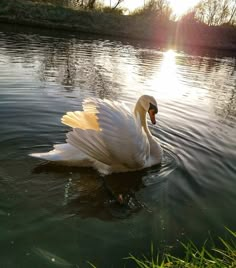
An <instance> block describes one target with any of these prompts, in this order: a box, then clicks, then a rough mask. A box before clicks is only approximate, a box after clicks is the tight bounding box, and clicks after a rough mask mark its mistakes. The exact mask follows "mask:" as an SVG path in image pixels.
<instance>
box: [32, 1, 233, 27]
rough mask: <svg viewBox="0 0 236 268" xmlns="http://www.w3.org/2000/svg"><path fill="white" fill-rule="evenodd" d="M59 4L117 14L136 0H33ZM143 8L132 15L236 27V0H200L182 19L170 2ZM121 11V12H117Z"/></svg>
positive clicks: (150, 3) (148, 5) (148, 3)
mask: <svg viewBox="0 0 236 268" xmlns="http://www.w3.org/2000/svg"><path fill="white" fill-rule="evenodd" d="M31 1H35V2H44V3H45V2H46V3H52V4H59V5H63V6H67V7H72V8H77V9H86V10H96V9H98V10H102V11H110V12H115V13H120V14H122V13H124V11H125V9H124V8H122V7H121V3H124V4H125V2H128V1H134V0H110V2H109V6H105V4H104V0H31ZM143 1H144V2H143V3H144V4H143V6H142V7H139V8H137V9H136V10H135V11H134V12H132V13H131V14H130V15H142V16H157V17H158V16H159V17H162V18H165V19H167V20H182V21H189V22H199V23H205V24H207V25H209V26H211V25H234V26H235V25H236V0H199V2H198V3H197V4H196V5H195V6H194V7H192V8H191V9H190V10H188V11H187V12H186V13H185V14H184V15H183V16H182V17H181V18H176V16H175V14H174V12H173V10H172V8H171V5H170V2H169V1H168V0H143ZM117 11H119V12H117Z"/></svg>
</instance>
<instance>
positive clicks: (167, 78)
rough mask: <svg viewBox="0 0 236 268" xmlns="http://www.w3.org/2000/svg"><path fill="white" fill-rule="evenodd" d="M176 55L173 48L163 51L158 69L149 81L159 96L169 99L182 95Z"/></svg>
mask: <svg viewBox="0 0 236 268" xmlns="http://www.w3.org/2000/svg"><path fill="white" fill-rule="evenodd" d="M176 55H177V54H176V53H175V51H173V50H168V51H166V52H164V53H163V60H162V63H161V66H160V69H159V70H158V73H156V74H155V76H154V78H153V80H152V81H150V83H152V86H151V87H152V88H153V89H154V90H155V91H156V94H157V95H158V97H159V98H160V97H161V98H164V99H171V98H175V97H178V96H181V95H182V91H183V89H182V87H181V84H180V77H179V76H180V75H179V74H178V69H177V65H176Z"/></svg>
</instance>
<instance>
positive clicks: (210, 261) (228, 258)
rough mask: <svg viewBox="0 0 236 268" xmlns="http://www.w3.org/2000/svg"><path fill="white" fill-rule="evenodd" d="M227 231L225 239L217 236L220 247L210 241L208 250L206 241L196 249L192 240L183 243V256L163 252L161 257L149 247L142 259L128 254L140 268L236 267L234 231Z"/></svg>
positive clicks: (235, 234) (235, 235)
mask: <svg viewBox="0 0 236 268" xmlns="http://www.w3.org/2000/svg"><path fill="white" fill-rule="evenodd" d="M228 231H229V234H230V237H229V238H228V239H227V240H225V239H222V238H219V240H220V243H221V247H218V248H217V247H215V246H214V245H213V242H212V241H211V242H210V243H211V246H210V248H211V249H210V250H207V249H206V248H207V242H206V243H205V245H204V246H203V247H202V248H201V249H198V248H197V247H196V246H195V245H194V244H193V243H192V242H189V243H188V244H187V245H183V249H184V253H185V257H183V258H178V257H175V256H173V255H170V254H164V255H163V256H162V257H160V256H158V255H156V256H155V254H154V250H153V247H152V248H151V257H149V258H146V257H143V258H142V259H139V258H136V257H135V256H130V257H129V258H128V259H130V260H132V261H133V262H134V263H135V264H136V267H140V268H164V267H174V268H177V267H179V268H180V267H181V268H229V267H232V268H233V267H236V242H235V239H236V232H233V231H230V230H228ZM208 248H209V245H208Z"/></svg>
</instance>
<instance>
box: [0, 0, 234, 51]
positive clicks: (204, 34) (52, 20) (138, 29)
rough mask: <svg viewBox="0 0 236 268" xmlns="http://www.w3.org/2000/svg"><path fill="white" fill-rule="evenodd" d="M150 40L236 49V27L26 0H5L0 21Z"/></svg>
mask: <svg viewBox="0 0 236 268" xmlns="http://www.w3.org/2000/svg"><path fill="white" fill-rule="evenodd" d="M1 22H2V23H10V24H17V25H24V26H31V27H38V28H47V29H55V30H64V31H68V32H73V33H80V32H81V33H90V34H100V35H108V36H113V37H122V38H131V39H141V40H151V41H155V42H159V43H162V44H165V45H169V46H176V47H182V46H194V47H204V48H214V49H226V50H236V28H235V27H229V26H207V25H205V24H201V23H196V22H193V21H191V22H190V21H184V22H183V21H182V22H173V21H169V20H163V19H160V18H158V17H150V16H149V17H146V16H138V15H136V16H134V15H133V16H131V15H130V16H125V15H117V14H112V13H102V12H98V11H85V10H73V9H69V8H64V7H60V6H53V5H46V4H39V3H32V2H30V1H24V0H21V1H19V0H14V1H13V0H2V1H1V3H0V23H1Z"/></svg>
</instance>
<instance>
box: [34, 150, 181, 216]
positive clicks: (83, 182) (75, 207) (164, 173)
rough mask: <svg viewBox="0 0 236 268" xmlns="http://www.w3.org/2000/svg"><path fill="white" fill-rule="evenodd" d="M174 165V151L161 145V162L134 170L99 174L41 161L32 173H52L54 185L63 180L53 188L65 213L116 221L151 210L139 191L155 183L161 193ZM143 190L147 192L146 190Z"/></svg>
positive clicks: (176, 162) (175, 161)
mask: <svg viewBox="0 0 236 268" xmlns="http://www.w3.org/2000/svg"><path fill="white" fill-rule="evenodd" d="M177 165H178V161H177V159H176V156H175V155H174V154H173V152H171V151H170V150H169V149H168V148H164V156H163V162H162V164H161V165H157V166H153V167H151V168H147V169H144V170H141V171H136V172H127V173H114V174H111V175H108V176H101V175H100V174H99V173H98V172H96V171H95V170H93V169H90V168H76V167H66V166H59V165H55V164H52V163H46V164H45V162H44V163H43V164H41V165H39V166H37V167H36V168H34V170H33V173H47V174H50V175H51V174H52V175H53V177H55V178H54V180H55V183H56V184H57V185H58V184H59V180H60V179H61V180H62V182H61V184H60V185H61V187H60V188H59V187H56V189H55V190H58V191H60V192H59V193H58V195H60V196H61V197H62V198H61V199H62V202H61V204H62V206H63V211H64V213H65V214H67V215H78V216H79V217H81V218H91V217H92V218H99V219H102V220H115V219H124V218H127V217H129V216H131V215H132V214H134V213H138V212H140V211H141V210H144V211H145V212H147V213H150V212H151V209H150V208H149V204H148V203H147V204H145V201H144V200H146V198H145V197H142V196H141V194H140V193H141V192H142V191H143V190H142V189H144V188H146V187H152V188H153V186H154V185H158V189H159V190H158V191H160V192H161V188H162V186H163V185H164V184H165V180H166V179H167V178H168V176H169V174H170V173H172V171H174V170H175V169H176V167H177ZM65 178H66V181H65ZM144 191H145V192H146V194H147V193H148V189H147V191H146V190H145V189H144ZM146 194H145V196H146ZM60 210H61V207H60Z"/></svg>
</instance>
